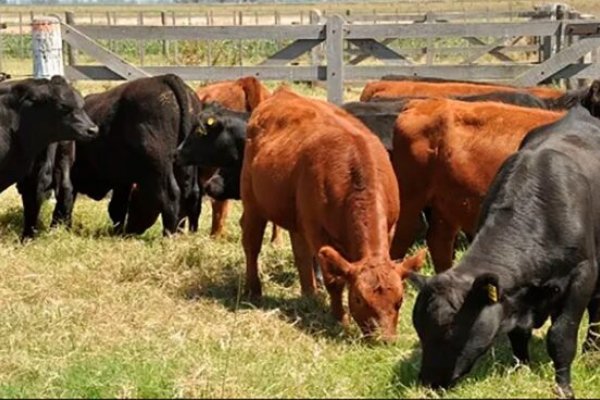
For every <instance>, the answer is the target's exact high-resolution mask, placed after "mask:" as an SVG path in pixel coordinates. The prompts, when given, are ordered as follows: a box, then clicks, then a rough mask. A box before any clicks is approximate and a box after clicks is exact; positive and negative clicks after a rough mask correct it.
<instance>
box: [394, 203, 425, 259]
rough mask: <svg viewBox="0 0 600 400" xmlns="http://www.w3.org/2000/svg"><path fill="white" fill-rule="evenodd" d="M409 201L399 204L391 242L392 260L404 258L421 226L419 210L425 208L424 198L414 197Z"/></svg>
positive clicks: (421, 219)
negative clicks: (398, 214)
mask: <svg viewBox="0 0 600 400" xmlns="http://www.w3.org/2000/svg"><path fill="white" fill-rule="evenodd" d="M409 200H410V201H406V204H405V203H402V202H401V207H400V217H399V218H398V223H397V224H396V232H395V234H394V238H393V240H392V246H391V250H390V255H391V256H392V258H393V259H401V258H404V256H405V255H406V252H407V251H408V248H409V247H410V246H411V245H412V244H413V243H414V241H415V236H416V234H417V232H418V231H419V230H420V229H421V227H422V225H423V222H422V221H423V218H422V217H421V210H423V207H424V206H425V197H424V196H417V195H415V197H414V198H410V199H409Z"/></svg>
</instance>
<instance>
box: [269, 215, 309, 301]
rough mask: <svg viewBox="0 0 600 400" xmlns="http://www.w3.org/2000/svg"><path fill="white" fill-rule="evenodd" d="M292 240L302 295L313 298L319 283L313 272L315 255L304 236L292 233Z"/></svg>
mask: <svg viewBox="0 0 600 400" xmlns="http://www.w3.org/2000/svg"><path fill="white" fill-rule="evenodd" d="M273 226H275V224H273ZM290 239H291V241H292V251H293V252H294V263H295V264H296V268H298V274H299V275H300V287H301V288H302V295H304V296H313V295H314V294H315V292H316V290H317V282H316V280H315V274H314V271H313V257H312V256H313V254H312V252H311V251H310V249H309V247H308V243H306V239H304V236H302V234H300V233H297V232H290Z"/></svg>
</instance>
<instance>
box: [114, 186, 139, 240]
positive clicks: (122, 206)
mask: <svg viewBox="0 0 600 400" xmlns="http://www.w3.org/2000/svg"><path fill="white" fill-rule="evenodd" d="M132 187H133V185H130V184H126V185H118V186H115V188H114V189H113V192H112V197H111V198H110V202H109V203H108V215H109V216H110V219H111V220H112V223H113V231H114V232H115V233H123V229H124V228H125V218H126V217H127V208H128V207H129V196H130V195H131V191H132ZM133 190H134V191H137V190H138V189H137V188H135V189H133Z"/></svg>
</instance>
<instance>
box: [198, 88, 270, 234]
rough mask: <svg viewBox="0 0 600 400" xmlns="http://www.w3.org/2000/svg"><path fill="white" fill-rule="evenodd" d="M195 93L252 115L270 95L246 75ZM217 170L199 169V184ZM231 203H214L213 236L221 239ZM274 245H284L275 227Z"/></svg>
mask: <svg viewBox="0 0 600 400" xmlns="http://www.w3.org/2000/svg"><path fill="white" fill-rule="evenodd" d="M196 94H197V95H198V97H199V98H200V101H202V102H203V103H204V102H215V103H219V104H221V105H222V106H223V107H227V108H229V109H230V110H234V111H240V112H252V111H253V110H254V109H255V108H256V107H257V106H258V105H259V104H260V103H261V102H262V101H263V100H265V99H267V98H268V97H269V96H271V92H269V90H268V89H267V88H266V87H265V86H264V85H263V84H262V83H260V81H259V80H258V79H256V78H255V77H253V76H247V77H244V78H240V79H238V80H235V81H223V82H217V83H214V84H212V85H208V86H204V87H199V88H198V89H196ZM216 170H217V169H216V168H203V169H201V170H200V175H199V179H200V184H201V185H204V183H205V182H206V181H208V180H209V179H210V178H211V177H212V176H213V175H214V173H215V172H216ZM230 206H231V203H230V201H228V200H226V201H216V200H213V201H212V226H211V229H210V234H211V236H215V237H219V236H222V235H223V234H224V232H225V220H226V219H227V216H228V215H229V209H230ZM271 242H277V243H279V242H281V235H280V232H279V229H278V228H277V226H276V225H273V234H272V236H271Z"/></svg>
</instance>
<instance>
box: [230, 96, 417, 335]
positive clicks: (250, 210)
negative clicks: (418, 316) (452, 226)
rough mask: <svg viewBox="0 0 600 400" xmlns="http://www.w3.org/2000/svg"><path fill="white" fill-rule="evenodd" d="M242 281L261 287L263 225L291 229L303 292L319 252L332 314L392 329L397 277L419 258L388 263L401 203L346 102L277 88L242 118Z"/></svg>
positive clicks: (386, 331) (374, 145)
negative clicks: (345, 301)
mask: <svg viewBox="0 0 600 400" xmlns="http://www.w3.org/2000/svg"><path fill="white" fill-rule="evenodd" d="M241 196H242V203H243V205H244V214H243V216H242V221H241V223H242V231H243V234H242V243H243V246H244V251H245V255H246V267H247V275H246V285H247V289H248V291H249V293H250V295H251V296H255V297H258V296H261V294H262V289H261V283H260V279H259V276H258V264H257V261H258V255H259V253H260V249H261V244H262V238H263V234H264V229H265V224H266V222H267V221H273V222H274V223H276V224H277V225H280V226H282V227H283V228H285V229H287V230H288V231H289V232H290V237H291V239H292V248H293V251H294V261H295V264H296V267H297V268H298V272H299V275H300V283H301V287H302V292H303V293H304V294H306V295H311V294H313V293H314V292H315V289H316V282H315V276H314V272H313V268H312V259H313V256H315V255H317V256H318V258H319V261H320V265H321V267H322V271H323V277H324V281H325V286H326V288H327V291H328V292H329V295H330V297H331V308H332V312H333V315H334V316H335V317H336V318H337V319H338V320H339V321H342V322H346V319H347V317H346V314H345V310H344V308H343V305H342V293H343V290H344V287H345V286H346V285H347V286H348V288H349V295H348V298H349V306H350V313H351V315H352V317H353V318H354V320H355V321H356V322H357V323H358V325H359V326H360V328H361V330H362V331H363V333H364V334H366V335H369V336H370V335H373V334H374V333H375V332H376V331H379V333H380V334H381V337H382V338H384V339H392V338H393V337H394V335H395V332H396V324H397V319H398V310H399V308H400V305H401V303H402V298H403V282H402V281H403V279H404V278H405V277H406V275H407V274H408V273H409V272H410V271H411V270H414V269H417V268H419V267H420V266H421V264H422V263H423V261H424V256H425V252H424V250H423V251H421V252H419V253H418V255H416V256H414V257H412V258H409V259H408V260H405V261H404V262H402V263H395V262H393V261H392V260H391V259H390V255H389V250H390V241H391V237H392V234H393V232H394V226H395V224H396V220H397V218H398V214H399V211H400V205H399V203H398V199H399V194H398V185H397V183H396V179H395V177H394V171H393V169H392V165H391V163H390V160H389V156H388V153H387V152H386V150H385V148H384V147H383V145H382V144H381V142H380V141H379V139H378V138H377V137H376V136H375V135H373V134H372V133H370V132H369V131H368V129H367V128H366V127H365V126H364V125H363V124H362V123H361V122H360V121H359V120H357V119H356V118H354V117H353V116H351V115H350V114H348V113H347V112H345V111H344V110H342V109H340V108H338V107H336V106H334V105H332V104H329V103H327V102H323V101H319V100H310V99H307V98H303V97H301V96H299V95H297V94H295V93H293V92H291V91H290V90H288V89H285V88H282V89H279V90H278V91H277V92H275V94H273V96H271V97H270V98H269V99H267V100H265V101H264V102H263V103H261V104H260V105H259V106H258V108H257V109H256V110H255V111H254V112H253V114H252V116H251V118H250V121H249V123H248V130H247V140H246V147H245V153H244V163H243V167H242V178H241Z"/></svg>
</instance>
